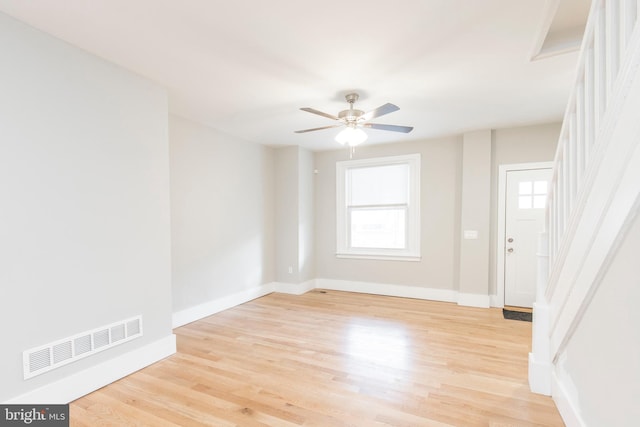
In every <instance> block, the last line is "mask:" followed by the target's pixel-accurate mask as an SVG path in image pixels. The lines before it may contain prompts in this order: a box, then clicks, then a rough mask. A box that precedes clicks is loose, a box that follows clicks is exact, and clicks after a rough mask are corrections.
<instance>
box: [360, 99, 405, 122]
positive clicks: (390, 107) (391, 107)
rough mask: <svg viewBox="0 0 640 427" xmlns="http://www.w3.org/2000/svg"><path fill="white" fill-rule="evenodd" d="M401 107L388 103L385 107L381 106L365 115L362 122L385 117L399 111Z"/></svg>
mask: <svg viewBox="0 0 640 427" xmlns="http://www.w3.org/2000/svg"><path fill="white" fill-rule="evenodd" d="M399 109H400V107H398V106H397V105H394V104H390V103H388V102H387V103H386V104H384V105H381V106H379V107H378V108H376V109H375V110H371V111H369V112H368V113H365V114H363V115H362V116H361V117H360V119H361V120H371V119H375V118H376V117H380V116H384V115H385V114H389V113H393V112H394V111H398V110H399Z"/></svg>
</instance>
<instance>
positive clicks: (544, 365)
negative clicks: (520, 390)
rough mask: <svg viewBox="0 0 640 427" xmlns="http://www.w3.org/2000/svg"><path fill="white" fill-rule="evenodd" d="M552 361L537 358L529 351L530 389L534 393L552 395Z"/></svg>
mask: <svg viewBox="0 0 640 427" xmlns="http://www.w3.org/2000/svg"><path fill="white" fill-rule="evenodd" d="M551 368H552V366H551V363H549V362H541V361H538V360H536V357H535V354H533V353H529V389H530V390H531V392H533V393H538V394H544V395H545V396H551Z"/></svg>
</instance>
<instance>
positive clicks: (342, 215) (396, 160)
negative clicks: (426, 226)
mask: <svg viewBox="0 0 640 427" xmlns="http://www.w3.org/2000/svg"><path fill="white" fill-rule="evenodd" d="M420 160H421V159H420V154H408V155H403V156H391V157H377V158H371V159H360V160H346V161H340V162H336V257H337V258H353V259H377V260H397V261H420V259H421V256H420V163H421V161H420ZM395 164H409V207H408V210H407V215H408V221H407V249H375V248H366V249H363V248H358V249H355V248H350V247H349V246H348V241H349V224H348V220H347V211H348V208H347V203H346V200H347V199H346V196H347V194H346V190H347V189H346V182H345V177H346V171H347V170H348V169H350V168H356V167H371V166H389V165H395Z"/></svg>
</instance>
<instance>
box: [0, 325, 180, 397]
mask: <svg viewBox="0 0 640 427" xmlns="http://www.w3.org/2000/svg"><path fill="white" fill-rule="evenodd" d="M175 352H176V336H175V335H173V334H171V335H168V336H166V337H164V338H162V339H160V340H158V341H155V342H152V343H151V344H147V345H145V346H144V347H141V348H138V349H136V350H132V351H130V352H127V353H125V354H122V355H120V356H117V357H114V358H113V359H110V360H107V361H106V362H102V363H100V364H98V365H95V366H93V367H91V368H88V369H85V370H83V371H80V372H77V373H75V374H72V375H69V376H68V377H66V378H63V379H61V380H58V381H55V382H52V383H50V384H47V385H45V386H43V387H40V388H37V389H35V390H33V391H30V392H28V393H25V394H22V395H20V396H17V397H14V398H12V399H10V400H8V401H6V402H5V404H29V405H33V404H67V403H69V402H71V401H73V400H75V399H78V398H79V397H82V396H84V395H86V394H88V393H91V392H93V391H95V390H98V389H99V388H102V387H104V386H106V385H107V384H111V383H112V382H114V381H117V380H119V379H120V378H123V377H126V376H127V375H129V374H132V373H134V372H136V371H138V370H140V369H142V368H144V367H147V366H149V365H151V364H153V363H155V362H158V361H160V360H162V359H164V358H165V357H168V356H171V355H172V354H174V353H175Z"/></svg>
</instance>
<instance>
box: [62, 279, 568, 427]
mask: <svg viewBox="0 0 640 427" xmlns="http://www.w3.org/2000/svg"><path fill="white" fill-rule="evenodd" d="M175 333H176V335H177V339H178V352H177V354H175V355H174V356H171V357H169V358H167V359H165V360H163V361H161V362H159V363H156V364H154V365H152V366H150V367H148V368H145V369H143V370H141V371H139V372H137V373H135V374H133V375H130V376H128V377H126V378H123V379H122V380H120V381H118V382H116V383H113V384H111V385H109V386H107V387H104V388H102V389H101V390H98V391H96V392H94V393H92V394H89V395H87V396H85V397H82V398H81V399H78V400H77V401H75V402H73V403H72V404H71V408H70V411H71V425H72V426H92V427H93V426H103V425H104V426H129V425H136V426H138V425H140V426H143V425H144V426H158V427H161V426H182V427H184V426H264V425H267V426H277V427H280V426H283V427H284V426H301V425H302V426H322V427H329V426H367V427H368V426H388V425H391V426H495V427H506V426H539V425H543V426H562V425H563V423H562V420H561V418H560V416H559V414H558V411H557V410H556V408H555V406H554V404H553V402H552V400H551V399H550V398H548V397H545V396H540V395H536V394H533V393H531V392H529V388H528V385H527V353H528V352H529V351H530V342H531V324H530V323H527V322H520V321H515V320H504V319H503V318H502V311H501V310H500V309H479V308H469V307H459V306H457V305H455V304H448V303H439V302H432V301H422V300H412V299H403V298H394V297H383V296H374V295H365V294H354V293H347V292H337V291H321V290H315V291H312V292H308V293H306V294H305V295H302V296H293V295H284V294H271V295H268V296H265V297H262V298H260V299H257V300H254V301H251V302H248V303H246V304H243V305H240V306H238V307H235V308H232V309H230V310H227V311H224V312H222V313H218V314H216V315H213V316H210V317H208V318H205V319H202V320H200V321H197V322H194V323H191V324H189V325H186V326H183V327H181V328H178V329H176V330H175Z"/></svg>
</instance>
